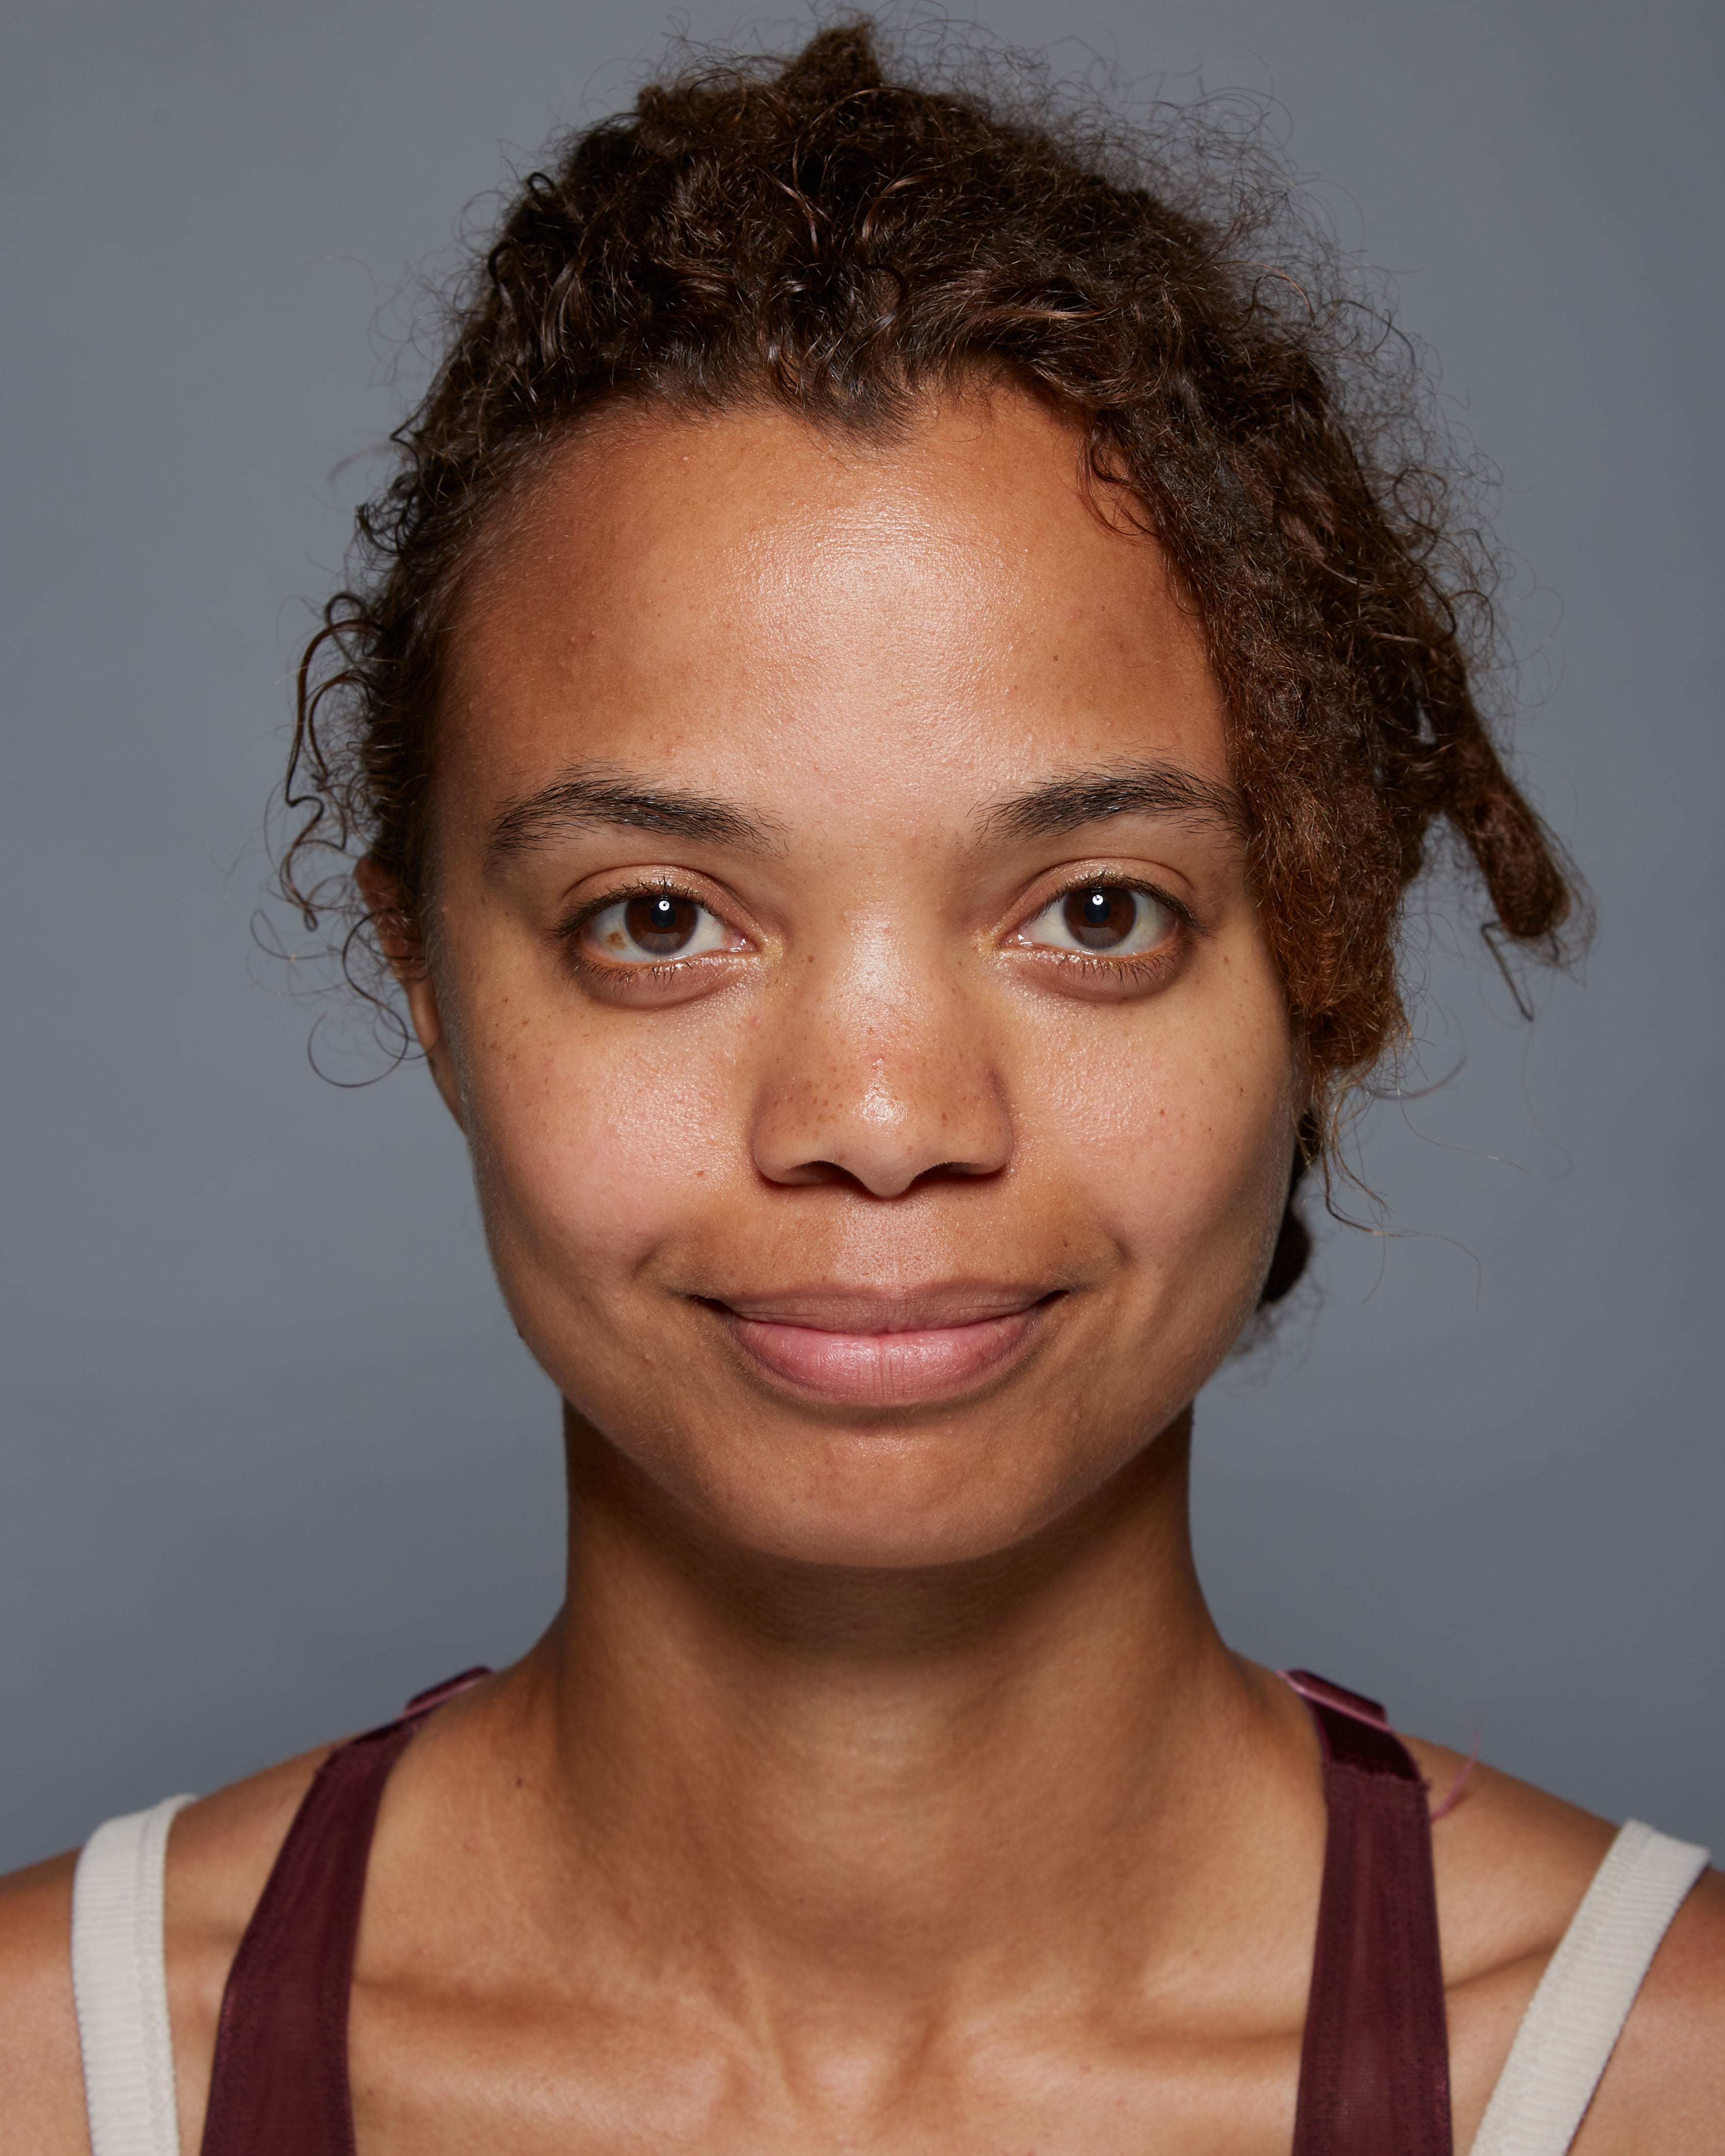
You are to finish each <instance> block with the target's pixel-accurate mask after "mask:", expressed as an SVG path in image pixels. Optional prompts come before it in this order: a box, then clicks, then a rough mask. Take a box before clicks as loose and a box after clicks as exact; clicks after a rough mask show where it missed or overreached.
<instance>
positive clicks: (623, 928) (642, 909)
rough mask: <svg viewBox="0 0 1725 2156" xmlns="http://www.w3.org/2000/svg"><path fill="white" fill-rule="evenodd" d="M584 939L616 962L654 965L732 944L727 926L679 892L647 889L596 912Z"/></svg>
mask: <svg viewBox="0 0 1725 2156" xmlns="http://www.w3.org/2000/svg"><path fill="white" fill-rule="evenodd" d="M582 940H583V942H585V943H586V944H587V946H588V948H589V949H590V950H593V951H596V952H598V953H599V954H600V955H601V956H602V957H605V958H607V959H608V960H609V961H610V962H612V963H613V964H614V965H624V966H648V965H651V964H652V963H653V962H655V960H656V959H665V958H691V957H701V956H702V955H703V954H704V953H706V952H709V951H722V950H723V949H724V948H725V947H726V940H727V939H726V928H725V924H724V923H723V921H721V920H720V919H719V918H718V916H716V914H713V913H710V912H709V911H707V909H706V906H702V905H701V904H699V903H698V902H697V901H696V900H695V899H692V898H686V897H685V896H684V895H683V893H682V892H681V891H637V892H636V893H635V894H634V896H633V897H632V898H620V899H618V900H617V901H615V902H614V904H612V905H610V906H606V907H604V908H603V911H600V912H598V913H596V914H594V915H593V917H592V919H591V920H590V921H588V923H587V926H586V928H585V930H584V931H583V938H582Z"/></svg>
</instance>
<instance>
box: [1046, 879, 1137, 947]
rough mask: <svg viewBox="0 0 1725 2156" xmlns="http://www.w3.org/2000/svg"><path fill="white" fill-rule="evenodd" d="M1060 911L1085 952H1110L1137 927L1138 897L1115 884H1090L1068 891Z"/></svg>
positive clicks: (1133, 892)
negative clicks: (1088, 887) (1086, 888)
mask: <svg viewBox="0 0 1725 2156" xmlns="http://www.w3.org/2000/svg"><path fill="white" fill-rule="evenodd" d="M1062 911H1063V912H1064V913H1065V922H1066V927H1067V928H1068V930H1069V931H1070V932H1071V935H1072V937H1074V939H1075V941H1076V942H1079V943H1081V944H1082V945H1083V946H1084V947H1085V949H1086V951H1111V950H1112V949H1113V948H1114V947H1115V946H1116V945H1117V944H1120V943H1123V942H1125V941H1126V939H1127V937H1128V936H1130V935H1131V933H1132V930H1133V928H1134V927H1136V926H1137V918H1138V896H1137V892H1136V891H1122V889H1121V888H1120V886H1119V885H1117V884H1093V885H1091V887H1090V889H1089V890H1087V891H1069V892H1068V893H1067V895H1066V901H1065V906H1064V907H1063V909H1062Z"/></svg>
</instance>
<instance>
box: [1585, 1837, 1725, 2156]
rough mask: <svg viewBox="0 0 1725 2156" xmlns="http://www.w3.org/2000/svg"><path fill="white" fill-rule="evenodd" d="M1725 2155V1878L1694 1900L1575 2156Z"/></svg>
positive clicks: (1712, 1875) (1714, 1876)
mask: <svg viewBox="0 0 1725 2156" xmlns="http://www.w3.org/2000/svg"><path fill="white" fill-rule="evenodd" d="M1721 2149H1725V1876H1722V1875H1721V1874H1720V1873H1719V1872H1718V1871H1715V1870H1711V1869H1710V1870H1708V1871H1706V1872H1705V1873H1703V1874H1702V1877H1701V1878H1700V1879H1698V1880H1697V1881H1696V1883H1695V1885H1694V1886H1693V1887H1692V1889H1691V1890H1690V1893H1689V1897H1688V1899H1687V1900H1686V1902H1684V1904H1683V1906H1682V1907H1681V1909H1680V1910H1679V1911H1678V1912H1677V1913H1676V1917H1674V1918H1673V1919H1672V1922H1671V1929H1670V1931H1668V1932H1667V1933H1666V1936H1665V1942H1664V1943H1663V1945H1661V1948H1660V1949H1659V1952H1658V1953H1656V1955H1655V1956H1654V1957H1653V1965H1652V1967H1651V1969H1649V1970H1648V1972H1647V1979H1646V1982H1645V1984H1643V1985H1642V1986H1641V1990H1640V1997H1639V1998H1638V1999H1636V2001H1635V2010H1634V2012H1633V2013H1631V2015H1630V2018H1629V2021H1628V2024H1627V2025H1626V2026H1625V2030H1624V2032H1623V2035H1622V2036H1621V2038H1620V2040H1619V2042H1618V2046H1617V2049H1616V2051H1615V2052H1614V2053H1613V2054H1612V2057H1611V2063H1610V2065H1609V2066H1608V2067H1607V2068H1606V2070H1605V2077H1604V2080H1603V2081H1602V2082H1600V2084H1599V2094H1598V2095H1597V2096H1596V2097H1594V2102H1593V2107H1592V2108H1591V2109H1590V2110H1589V2112H1588V2115H1587V2119H1586V2123H1584V2126H1583V2128H1582V2129H1581V2132H1580V2133H1579V2135H1578V2136H1577V2138H1576V2141H1575V2156H1654V2152H1655V2151H1657V2152H1658V2156H1718V2152H1719V2151H1720V2150H1721Z"/></svg>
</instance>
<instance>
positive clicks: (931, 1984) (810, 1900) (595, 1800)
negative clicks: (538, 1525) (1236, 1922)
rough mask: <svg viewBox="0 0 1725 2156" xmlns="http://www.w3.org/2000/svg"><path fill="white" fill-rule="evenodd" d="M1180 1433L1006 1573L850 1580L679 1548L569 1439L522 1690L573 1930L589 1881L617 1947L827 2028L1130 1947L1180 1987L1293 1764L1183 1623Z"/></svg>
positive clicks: (615, 1473)
mask: <svg viewBox="0 0 1725 2156" xmlns="http://www.w3.org/2000/svg"><path fill="white" fill-rule="evenodd" d="M1189 1440H1190V1417H1189V1415H1186V1416H1183V1417H1182V1418H1181V1419H1179V1420H1178V1422H1177V1423H1176V1424H1174V1425H1173V1426H1172V1427H1171V1428H1170V1429H1169V1430H1167V1431H1166V1432H1164V1433H1163V1435H1162V1436H1161V1437H1160V1438H1159V1439H1158V1440H1156V1442H1155V1443H1154V1444H1153V1445H1151V1446H1149V1447H1148V1448H1147V1450H1146V1451H1145V1452H1144V1453H1143V1454H1142V1455H1141V1457H1140V1458H1139V1459H1138V1460H1137V1461H1136V1462H1135V1463H1134V1464H1133V1465H1132V1467H1131V1468H1130V1469H1128V1470H1127V1471H1126V1472H1125V1473H1124V1474H1122V1476H1119V1477H1117V1479H1116V1481H1115V1482H1114V1483H1113V1484H1111V1486H1108V1487H1107V1488H1106V1489H1105V1490H1104V1491H1101V1492H1100V1493H1098V1494H1097V1495H1096V1496H1095V1497H1094V1498H1092V1499H1091V1501H1088V1502H1087V1503H1086V1505H1085V1506H1083V1507H1081V1508H1080V1509H1079V1511H1078V1512H1075V1513H1074V1514H1072V1515H1070V1517H1067V1518H1066V1519H1065V1520H1063V1521H1062V1522H1060V1523H1059V1524H1058V1525H1057V1526H1056V1527H1053V1528H1051V1529H1050V1530H1049V1531H1047V1532H1045V1533H1044V1534H1043V1535H1041V1536H1040V1537H1037V1538H1036V1539H1035V1540H1034V1542H1033V1543H1029V1544H1027V1545H1025V1546H1023V1547H1020V1548H1016V1549H1014V1550H1013V1551H1011V1552H1009V1553H1005V1554H1003V1555H1001V1556H999V1557H998V1558H989V1559H988V1560H985V1561H983V1562H980V1563H973V1564H967V1565H963V1566H952V1567H942V1568H938V1569H933V1570H929V1571H924V1572H886V1573H882V1572H870V1573H858V1572H851V1571H844V1570H839V1569H828V1568H809V1567H799V1566H797V1565H794V1564H790V1563H781V1562H777V1561H771V1560H763V1559H762V1558H759V1557H757V1556H750V1555H749V1554H747V1553H742V1552H738V1551H737V1550H734V1549H726V1548H721V1547H718V1546H717V1545H716V1544H715V1543H711V1542H709V1541H706V1540H704V1539H703V1538H702V1537H701V1536H700V1534H699V1533H698V1532H696V1531H694V1530H691V1528H690V1527H688V1525H687V1523H686V1522H684V1521H681V1520H680V1519H678V1518H675V1517H672V1516H671V1515H670V1512H669V1511H668V1509H667V1507H665V1504H664V1502H663V1501H662V1500H661V1499H660V1498H659V1497H658V1496H657V1494H656V1493H655V1492H654V1491H651V1490H650V1489H649V1488H648V1487H647V1486H644V1485H643V1484H642V1483H641V1482H640V1481H639V1479H638V1478H636V1477H634V1476H633V1475H632V1473H631V1472H630V1471H629V1470H627V1469H626V1467H624V1465H623V1464H622V1463H621V1462H619V1460H618V1459H617V1456H616V1455H615V1454H614V1453H613V1452H612V1451H611V1450H610V1449H609V1448H608V1447H607V1446H605V1445H603V1443H602V1441H601V1440H598V1439H597V1438H595V1437H593V1435H591V1434H590V1433H588V1432H587V1431H585V1430H583V1428H582V1427H581V1426H579V1425H577V1426H575V1427H574V1428H573V1429H572V1430H571V1433H570V1466H571V1490H572V1512H573V1516H574V1518H575V1520H576V1522H577V1523H578V1524H577V1532H575V1533H574V1535H573V1536H572V1552H573V1554H572V1562H571V1568H570V1580H569V1594H568V1601H567V1607H566V1609H565V1610H564V1612H563V1614H562V1618H561V1619H560V1620H559V1623H558V1624H557V1626H555V1627H554V1628H553V1630H552V1632H551V1633H549V1634H548V1635H547V1638H546V1639H545V1640H544V1641H542V1644H541V1646H540V1648H539V1649H538V1650H536V1652H535V1655H534V1656H533V1657H532V1658H531V1661H530V1663H529V1665H528V1666H527V1669H526V1671H525V1672H524V1673H523V1679H524V1681H523V1685H522V1687H521V1691H520V1693H519V1696H518V1703H519V1707H520V1710H521V1712H523V1714H524V1715H525V1717H526V1722H525V1727H524V1732H523V1733H524V1735H526V1734H527V1732H536V1735H535V1736H533V1737H531V1738H530V1740H529V1741H530V1742H531V1747H532V1751H533V1753H534V1754H535V1755H536V1758H537V1759H538V1761H539V1763H540V1764H539V1766H538V1768H537V1771H536V1773H535V1774H534V1775H533V1778H532V1779H533V1780H534V1781H535V1783H536V1784H537V1785H538V1787H539V1789H541V1790H542V1792H543V1793H544V1807H543V1812H542V1817H543V1819H544V1820H545V1821H546V1824H547V1829H548V1830H551V1829H552V1828H554V1830H556V1831H557V1833H558V1835H560V1837H561V1838H562V1841H563V1843H564V1845H565V1847H566V1849H567V1851H569V1852H570V1853H571V1855H572V1858H573V1861H574V1862H575V1865H576V1867H577V1870H578V1872H579V1874H580V1875H581V1876H580V1881H579V1892H580V1893H581V1895H582V1897H583V1907H584V1911H585V1915H584V1917H583V1922H584V1923H585V1924H587V1925H588V1927H589V1928H590V1927H591V1925H592V1923H593V1922H594V1920H595V1918H596V1916H597V1913H598V1912H597V1909H596V1906H595V1901H594V1895H595V1892H596V1891H597V1892H598V1896H599V1897H600V1898H601V1899H602V1900H603V1901H604V1902H608V1904H609V1905H610V1907H612V1909H613V1911H614V1913H615V1915H616V1917H617V1921H618V1924H619V1930H620V1931H621V1930H625V1929H626V1931H627V1933H628V1936H629V1940H630V1942H631V1943H632V1945H633V1948H634V1952H635V1953H643V1952H646V1953H651V1954H653V1955H654V1956H655V1958H657V1959H659V1960H660V1963H661V1964H662V1961H663V1957H664V1956H665V1953H668V1952H675V1954H676V1956H677V1958H678V1959H679V1960H680V1963H682V1964H683V1965H685V1966H689V1965H691V1960H692V1962H693V1963H704V1964H706V1965H707V1966H708V1967H709V1969H710V1972H711V1980H712V1981H713V1982H715V1983H720V1982H722V1983H723V1984H725V1985H726V1988H727V1989H734V1986H735V1984H736V1982H737V1976H738V1972H739V1971H740V1970H746V1971H747V1976H748V1980H749V1981H750V1982H751V1983H752V1984H755V1985H757V1986H759V1985H761V1984H766V1985H767V1986H768V1987H770V1988H772V1989H782V1990H783V1994H784V1995H786V1996H788V1997H793V1998H795V1999H796V2000H797V2001H798V2013H799V2015H800V2016H801V2017H802V2018H803V2019H804V2020H806V2019H807V2018H808V2015H809V2012H810V2011H811V2007H810V2004H809V2002H810V2001H811V2000H813V1999H816V1998H825V1999H828V2000H829V2003H830V2004H831V2006H832V2009H833V2013H834V2016H835V2017H837V2018H839V2019H845V2020H847V2021H848V2024H849V2025H853V2026H854V2025H855V2023H856V2021H857V2018H858V2016H859V2015H866V2014H867V2012H868V2010H870V2006H871V2005H872V2006H874V2007H875V2008H882V2007H886V2006H888V2005H890V2006H891V2008H892V2009H893V2010H896V2011H899V2012H914V2013H917V2014H919V2015H926V2014H927V2013H929V2012H932V2011H934V2010H936V2006H937V2000H938V2001H939V2002H941V2003H942V2005H943V2006H947V2007H949V2006H950V2005H951V2003H952V1996H953V1994H955V1993H956V1992H957V1991H961V1990H964V1989H970V1990H973V1991H974V1990H976V1989H978V1988H980V1989H984V1990H985V1989H988V1987H989V1986H990V1984H992V1983H993V1982H994V1981H995V1980H996V1979H997V1978H999V1979H1002V1980H1004V1974H1003V1973H1004V1972H1006V1971H1010V1972H1011V1973H1012V1982H1013V1984H1014V1987H1015V1989H1018V1990H1019V1992H1020V1993H1022V1991H1023V1989H1024V1985H1025V1984H1026V1982H1027V1979H1028V1977H1029V1972H1032V1971H1034V1968H1035V1967H1037V1966H1039V1965H1040V1966H1042V1967H1045V1968H1046V1969H1048V1970H1050V1971H1055V1970H1058V1971H1060V1972H1061V1973H1062V1974H1061V1979H1060V1980H1061V1981H1062V1983H1064V1984H1068V1985H1070V1979H1071V1974H1072V1972H1073V1971H1075V1970H1086V1971H1088V1972H1090V1974H1091V1977H1092V1978H1093V1979H1094V1981H1095V1982H1096V1984H1097V1985H1098V1986H1099V1987H1103V1986H1106V1985H1108V1984H1116V1985H1117V1984H1118V1983H1119V1981H1120V1980H1121V1978H1122V1958H1124V1959H1125V1960H1126V1961H1128V1962H1130V1963H1131V1966H1132V1979H1133V1980H1134V1982H1135V1983H1141V1982H1142V1979H1143V1976H1144V1970H1145V1953H1146V1943H1147V1942H1154V1941H1163V1942H1166V1943H1167V1953H1168V1967H1169V1969H1170V1970H1172V1969H1173V1967H1174V1966H1175V1963H1176V1962H1177V1961H1178V1962H1180V1963H1182V1964H1183V1966H1185V1967H1187V1968H1188V1969H1189V1957H1190V1950H1191V1948H1192V1945H1193V1943H1194V1938H1197V1937H1198V1936H1199V1935H1200V1934H1202V1933H1204V1930H1205V1928H1206V1926H1207V1925H1208V1926H1209V1928H1214V1913H1213V1905H1214V1904H1216V1903H1217V1902H1218V1899H1219V1901H1220V1902H1230V1901H1233V1902H1237V1901H1238V1900H1239V1898H1240V1896H1239V1892H1238V1890H1239V1888H1240V1885H1241V1884H1242V1881H1241V1880H1240V1868H1239V1863H1238V1852H1239V1851H1240V1849H1241V1848H1242V1847H1247V1848H1251V1847H1254V1846H1261V1847H1263V1848H1264V1849H1265V1850H1266V1851H1269V1850H1271V1849H1272V1848H1274V1847H1276V1846H1279V1845H1280V1842H1281V1840H1282V1839H1283V1838H1284V1837H1285V1836H1286V1817H1287V1815H1288V1814H1289V1812H1290V1811H1291V1812H1292V1813H1293V1814H1295V1815H1299V1814H1300V1813H1301V1805H1300V1804H1299V1802H1298V1801H1297V1799H1296V1801H1295V1802H1294V1803H1293V1804H1292V1805H1291V1806H1290V1804H1289V1803H1288V1798H1287V1794H1286V1791H1287V1785H1288V1784H1300V1783H1301V1778H1302V1777H1309V1774H1310V1769H1309V1758H1308V1753H1309V1739H1308V1738H1307V1735H1306V1732H1305V1729H1304V1726H1303V1717H1302V1715H1301V1712H1300V1710H1299V1709H1298V1708H1297V1707H1296V1705H1295V1704H1294V1703H1293V1702H1291V1700H1290V1699H1288V1698H1287V1697H1286V1696H1285V1695H1284V1694H1283V1692H1282V1688H1281V1686H1276V1685H1275V1684H1273V1683H1266V1681H1265V1680H1264V1678H1263V1676H1262V1674H1261V1673H1260V1672H1257V1671H1254V1670H1252V1669H1251V1668H1250V1666H1249V1665H1245V1664H1243V1663H1241V1662H1240V1661H1238V1660H1237V1658H1235V1656H1233V1655H1230V1653H1229V1652H1228V1650H1226V1649H1225V1648H1224V1645H1223V1644H1222V1641H1221V1640H1220V1638H1219V1635H1217V1633H1216V1631H1215V1629H1214V1625H1213V1623H1212V1621H1211V1620H1210V1617H1209V1612H1208V1610H1207V1609H1206V1608H1205V1606H1204V1600H1203V1597H1202V1595H1201V1594H1200V1592H1199V1586H1198V1583H1197V1579H1196V1577H1195V1575H1194V1570H1193V1565H1192V1557H1191V1548H1190V1543H1189V1533H1188V1527H1187V1480H1188V1457H1189ZM1247 1761H1250V1763H1251V1764H1252V1768H1253V1771H1251V1772H1249V1773H1248V1772H1241V1771H1239V1769H1240V1767H1241V1765H1242V1764H1243V1763H1245V1762H1247ZM1312 1794H1313V1799H1314V1801H1315V1799H1316V1790H1315V1779H1314V1780H1313V1784H1312ZM1278 1807H1280V1808H1281V1809H1280V1810H1278ZM1308 1809H1309V1807H1308ZM1308 1824H1309V1822H1308ZM1224 1873H1225V1874H1226V1883H1227V1886H1228V1887H1229V1889H1230V1890H1231V1891H1230V1892H1222V1893H1221V1894H1220V1895H1219V1896H1218V1887H1219V1881H1220V1879H1221V1876H1222V1874H1224ZM596 1882H597V1886H596ZM1248 1883H1249V1882H1248ZM1207 1909H1209V1910H1211V1912H1212V1913H1211V1914H1209V1916H1207V1915H1206V1913H1205V1912H1206V1910H1207ZM720 1971H723V1972H724V1974H723V1976H722V1977H721V1975H720V1974H718V1972H720Z"/></svg>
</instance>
